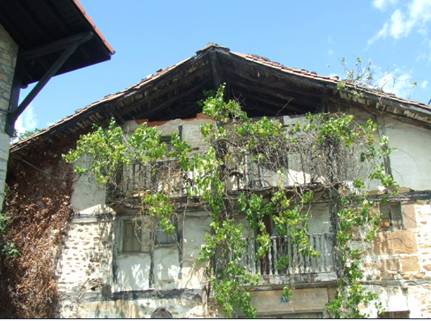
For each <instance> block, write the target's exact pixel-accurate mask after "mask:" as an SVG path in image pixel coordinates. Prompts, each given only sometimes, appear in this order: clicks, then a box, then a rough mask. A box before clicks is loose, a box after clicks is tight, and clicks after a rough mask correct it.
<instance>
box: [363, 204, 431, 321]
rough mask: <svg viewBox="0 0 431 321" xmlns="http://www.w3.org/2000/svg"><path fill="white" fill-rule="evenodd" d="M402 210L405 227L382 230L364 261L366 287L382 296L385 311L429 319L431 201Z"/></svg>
mask: <svg viewBox="0 0 431 321" xmlns="http://www.w3.org/2000/svg"><path fill="white" fill-rule="evenodd" d="M401 209H402V217H403V226H402V227H401V228H399V229H398V228H397V229H392V230H385V229H382V231H381V232H380V233H379V234H378V236H377V238H376V240H375V241H374V244H373V247H372V248H371V249H370V251H369V254H368V255H367V257H366V258H365V262H364V270H365V271H366V272H365V275H366V279H367V280H366V283H368V284H369V285H370V286H371V287H373V288H374V289H375V290H376V291H377V292H378V293H380V300H381V301H382V303H383V305H384V310H385V311H390V312H392V311H394V312H395V311H410V317H415V318H423V317H428V318H429V317H431V309H430V308H431V300H430V299H429V289H430V288H431V239H430V235H431V225H430V217H431V200H417V201H405V202H403V203H402V204H401ZM427 291H428V292H427ZM394 293H395V294H394ZM394 302H398V303H396V304H395V303H394Z"/></svg>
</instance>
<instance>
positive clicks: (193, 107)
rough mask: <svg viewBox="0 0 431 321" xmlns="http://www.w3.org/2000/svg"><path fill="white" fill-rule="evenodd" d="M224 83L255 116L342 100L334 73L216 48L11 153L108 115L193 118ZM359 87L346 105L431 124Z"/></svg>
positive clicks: (69, 136) (425, 114)
mask: <svg viewBox="0 0 431 321" xmlns="http://www.w3.org/2000/svg"><path fill="white" fill-rule="evenodd" d="M223 82H226V83H227V88H226V91H227V94H228V96H229V97H230V98H235V99H238V100H240V102H241V103H242V104H243V106H244V108H245V110H246V111H247V113H249V115H250V116H257V117H258V116H263V115H267V116H281V115H297V114H305V113H307V112H319V111H326V109H325V106H327V105H330V104H331V101H328V99H333V100H336V101H338V100H340V99H343V97H341V95H340V93H339V91H338V90H337V84H338V83H339V80H338V78H337V77H326V76H321V75H318V74H316V73H315V72H309V71H306V70H304V69H295V68H289V67H285V66H283V65H281V64H279V63H276V62H273V61H270V60H269V59H266V58H264V57H260V56H256V55H248V54H242V53H236V52H232V51H230V50H229V49H228V48H223V47H220V46H215V45H211V46H208V47H206V48H204V49H203V50H200V51H198V52H197V53H196V55H195V56H193V57H190V58H188V59H186V60H184V61H181V62H179V63H177V64H176V65H174V66H171V67H168V68H166V69H163V70H159V71H157V72H156V73H155V74H152V75H150V76H148V77H147V78H146V79H144V80H142V81H141V82H139V83H138V84H135V85H133V86H131V87H129V88H127V89H125V90H123V91H121V92H118V93H115V94H111V95H108V96H106V97H104V98H103V99H101V100H99V101H97V102H95V103H93V104H91V105H89V106H87V107H85V108H83V109H80V110H78V111H77V112H76V113H75V114H73V115H71V116H69V117H66V118H64V119H62V120H60V121H59V122H58V123H56V124H53V125H51V126H50V127H48V128H47V129H45V130H44V131H43V132H41V133H39V134H36V135H34V136H32V137H29V138H28V139H26V140H24V141H20V142H18V143H16V144H14V145H12V147H11V153H12V155H13V154H14V153H16V152H24V151H28V150H31V149H32V148H33V147H34V148H36V147H37V146H40V145H39V143H42V144H46V145H45V146H52V145H51V144H52V143H55V142H60V141H71V140H73V139H74V138H75V137H77V136H79V135H80V134H83V133H86V132H88V131H89V130H91V128H92V126H93V125H94V124H103V123H106V122H107V121H108V120H109V119H110V118H111V117H114V118H115V119H117V120H118V121H120V122H123V121H126V120H131V119H142V118H145V119H148V120H150V121H153V120H169V119H175V118H189V117H193V116H194V115H196V113H198V112H200V111H201V108H200V107H199V106H198V105H197V104H196V102H197V101H198V100H200V99H202V98H203V93H204V91H205V90H209V89H215V88H217V87H218V85H219V84H220V83H223ZM347 86H350V85H349V84H347ZM357 89H358V90H360V91H361V92H362V93H363V96H362V99H363V101H359V102H354V101H350V100H349V101H347V102H348V105H352V104H355V103H357V104H358V105H360V106H362V107H365V106H367V108H370V109H371V110H374V111H376V112H379V113H380V112H385V113H388V114H392V115H394V116H396V117H400V118H401V119H403V120H404V121H414V122H415V123H417V124H421V125H424V126H426V127H427V128H431V108H430V107H429V106H428V105H425V104H422V103H419V102H415V101H410V100H406V99H402V98H399V97H395V96H394V95H391V94H387V93H384V92H381V91H376V90H371V89H366V88H357ZM71 143H73V142H71ZM37 148H39V150H40V148H41V147H37Z"/></svg>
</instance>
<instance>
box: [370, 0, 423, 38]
mask: <svg viewBox="0 0 431 321" xmlns="http://www.w3.org/2000/svg"><path fill="white" fill-rule="evenodd" d="M388 3H392V4H395V3H394V2H393V1H392V0H373V5H374V7H376V8H378V9H380V10H382V9H383V8H384V7H385V6H386V5H387V4H388ZM403 4H404V6H403V8H398V9H396V10H394V12H393V13H392V14H391V17H390V19H389V20H388V21H386V22H385V23H384V24H383V26H382V28H381V29H380V30H379V31H378V32H377V33H376V34H375V35H374V36H373V37H372V38H371V39H370V40H369V41H368V43H369V44H371V43H373V42H374V41H376V40H378V39H380V38H387V37H392V38H394V39H399V38H402V37H406V36H408V35H409V34H410V33H411V32H412V31H413V30H417V31H421V32H423V31H424V28H425V26H426V24H427V23H428V22H430V21H431V0H406V1H404V2H403Z"/></svg>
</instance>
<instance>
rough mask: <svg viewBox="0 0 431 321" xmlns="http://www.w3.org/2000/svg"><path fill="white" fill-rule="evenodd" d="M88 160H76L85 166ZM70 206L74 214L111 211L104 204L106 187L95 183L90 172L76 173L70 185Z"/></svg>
mask: <svg viewBox="0 0 431 321" xmlns="http://www.w3.org/2000/svg"><path fill="white" fill-rule="evenodd" d="M85 164H88V160H86V159H81V160H80V161H78V165H79V166H85ZM72 189H73V192H72V198H71V201H70V203H71V207H72V209H73V211H74V213H76V214H82V215H97V214H104V213H112V212H113V211H112V209H110V208H108V207H107V206H106V205H105V202H106V187H105V186H103V185H100V184H97V182H96V180H95V178H94V177H93V176H92V175H90V174H84V175H77V174H75V179H74V182H73V185H72Z"/></svg>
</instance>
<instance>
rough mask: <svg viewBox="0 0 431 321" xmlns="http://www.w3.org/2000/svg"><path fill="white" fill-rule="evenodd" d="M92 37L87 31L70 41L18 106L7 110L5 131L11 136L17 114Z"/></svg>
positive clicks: (12, 106)
mask: <svg viewBox="0 0 431 321" xmlns="http://www.w3.org/2000/svg"><path fill="white" fill-rule="evenodd" d="M92 37H93V33H92V32H89V33H86V34H85V35H82V34H81V35H80V37H79V38H76V39H75V42H74V43H70V44H69V47H67V48H66V49H65V50H64V51H63V52H62V53H61V55H60V56H59V57H58V58H57V60H56V61H55V62H54V63H53V64H52V65H51V67H50V68H49V69H48V70H47V71H46V73H45V74H44V75H43V77H42V78H41V79H40V80H39V82H38V83H37V84H36V86H34V87H33V89H32V90H31V91H30V93H28V95H27V96H26V97H25V98H24V100H23V101H22V102H21V104H19V106H16V105H11V106H9V108H10V110H9V112H8V117H7V121H6V132H7V133H8V134H9V135H10V136H12V135H13V131H14V126H15V121H16V119H17V118H18V116H19V115H21V113H22V112H23V111H24V110H25V109H26V108H27V106H28V105H29V104H30V103H31V101H32V100H33V99H34V98H35V97H36V96H37V94H38V93H39V92H40V91H41V90H42V88H43V87H45V85H46V84H47V83H48V81H49V80H50V79H51V78H52V77H53V76H54V75H55V74H56V73H57V71H58V70H59V69H60V68H61V67H62V66H63V65H64V63H65V62H66V61H67V59H69V57H70V56H71V55H72V54H73V53H74V52H75V50H76V49H77V48H78V47H79V46H80V45H81V44H83V43H84V42H86V41H88V40H90V39H91V38H92Z"/></svg>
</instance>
